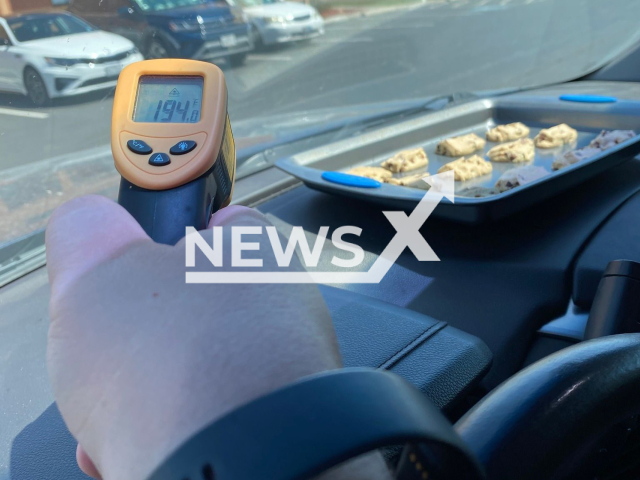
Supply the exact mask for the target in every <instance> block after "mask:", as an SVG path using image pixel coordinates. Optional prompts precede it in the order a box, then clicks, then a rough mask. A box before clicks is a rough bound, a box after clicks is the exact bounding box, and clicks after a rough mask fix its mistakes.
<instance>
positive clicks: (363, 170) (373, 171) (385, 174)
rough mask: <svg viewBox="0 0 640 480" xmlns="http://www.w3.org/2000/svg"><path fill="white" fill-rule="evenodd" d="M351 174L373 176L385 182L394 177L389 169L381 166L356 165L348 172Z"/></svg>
mask: <svg viewBox="0 0 640 480" xmlns="http://www.w3.org/2000/svg"><path fill="white" fill-rule="evenodd" d="M347 173H348V174H349V175H357V176H358V177H366V178H371V179H372V180H377V181H379V182H384V181H385V180H386V179H389V178H391V177H392V175H391V172H390V171H389V170H385V169H384V168H380V167H355V168H352V169H351V170H349V171H348V172H347Z"/></svg>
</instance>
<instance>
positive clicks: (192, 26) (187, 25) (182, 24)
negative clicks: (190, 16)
mask: <svg viewBox="0 0 640 480" xmlns="http://www.w3.org/2000/svg"><path fill="white" fill-rule="evenodd" d="M169 28H170V29H171V30H172V31H174V32H194V31H196V30H200V24H199V23H192V22H187V21H184V20H183V21H178V22H169Z"/></svg>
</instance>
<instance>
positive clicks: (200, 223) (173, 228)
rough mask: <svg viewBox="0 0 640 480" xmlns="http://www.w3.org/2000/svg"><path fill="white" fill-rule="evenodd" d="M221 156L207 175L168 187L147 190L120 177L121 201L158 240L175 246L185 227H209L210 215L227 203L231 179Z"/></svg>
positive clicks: (119, 199) (119, 194)
mask: <svg viewBox="0 0 640 480" xmlns="http://www.w3.org/2000/svg"><path fill="white" fill-rule="evenodd" d="M221 160H222V158H221V157H219V158H218V159H217V161H216V162H215V164H214V166H213V167H212V168H211V169H209V171H208V172H206V173H205V174H204V175H202V176H200V177H198V178H196V179H195V180H192V181H191V182H189V183H186V184H184V185H181V186H179V187H176V188H171V189H169V190H147V189H145V188H141V187H138V186H137V185H134V184H133V183H131V182H129V181H128V180H126V179H125V178H124V177H123V178H122V179H121V180H120V191H119V192H118V203H119V204H120V205H122V206H123V207H124V208H125V209H126V210H127V211H128V212H129V213H130V214H131V215H132V216H133V218H135V219H136V220H137V221H138V223H139V224H140V226H141V227H142V228H143V229H144V231H145V232H146V233H147V235H149V236H150V237H151V239H152V240H153V241H155V242H157V243H164V244H167V245H175V244H176V243H178V241H179V240H180V239H181V238H183V237H184V236H185V229H186V227H194V228H195V229H196V230H203V229H205V228H207V224H208V222H209V218H210V217H211V214H212V213H214V212H216V211H218V210H219V209H220V208H222V206H224V203H225V201H227V199H228V198H229V196H230V194H231V181H230V178H229V174H228V173H227V172H226V167H225V163H224V161H221Z"/></svg>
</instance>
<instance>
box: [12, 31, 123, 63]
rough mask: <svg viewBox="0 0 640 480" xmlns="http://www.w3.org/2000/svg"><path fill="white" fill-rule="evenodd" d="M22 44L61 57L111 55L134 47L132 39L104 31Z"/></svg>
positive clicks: (39, 51) (45, 53)
mask: <svg viewBox="0 0 640 480" xmlns="http://www.w3.org/2000/svg"><path fill="white" fill-rule="evenodd" d="M21 45H24V46H25V47H27V46H28V47H30V48H34V49H36V48H37V50H38V53H42V54H43V55H51V56H52V57H59V58H101V57H109V56H111V55H116V54H118V53H122V52H126V51H127V50H131V49H132V48H133V43H131V41H130V40H127V39H126V38H124V37H121V36H120V35H115V34H113V33H108V32H102V31H97V32H86V33H76V34H74V35H61V36H59V37H48V38H41V39H38V40H29V41H27V42H22V43H21Z"/></svg>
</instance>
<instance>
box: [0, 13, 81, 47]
mask: <svg viewBox="0 0 640 480" xmlns="http://www.w3.org/2000/svg"><path fill="white" fill-rule="evenodd" d="M7 23H8V24H9V27H10V28H11V31H13V34H14V35H15V36H16V39H17V40H18V41H19V42H28V41H29V40H40V39H41V38H48V37H59V36H62V35H64V36H67V35H73V34H75V33H85V32H91V31H93V28H91V25H89V24H87V23H85V22H83V21H82V20H80V19H78V18H74V17H72V16H71V15H29V16H26V17H18V18H11V19H9V20H8V22H7Z"/></svg>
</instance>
